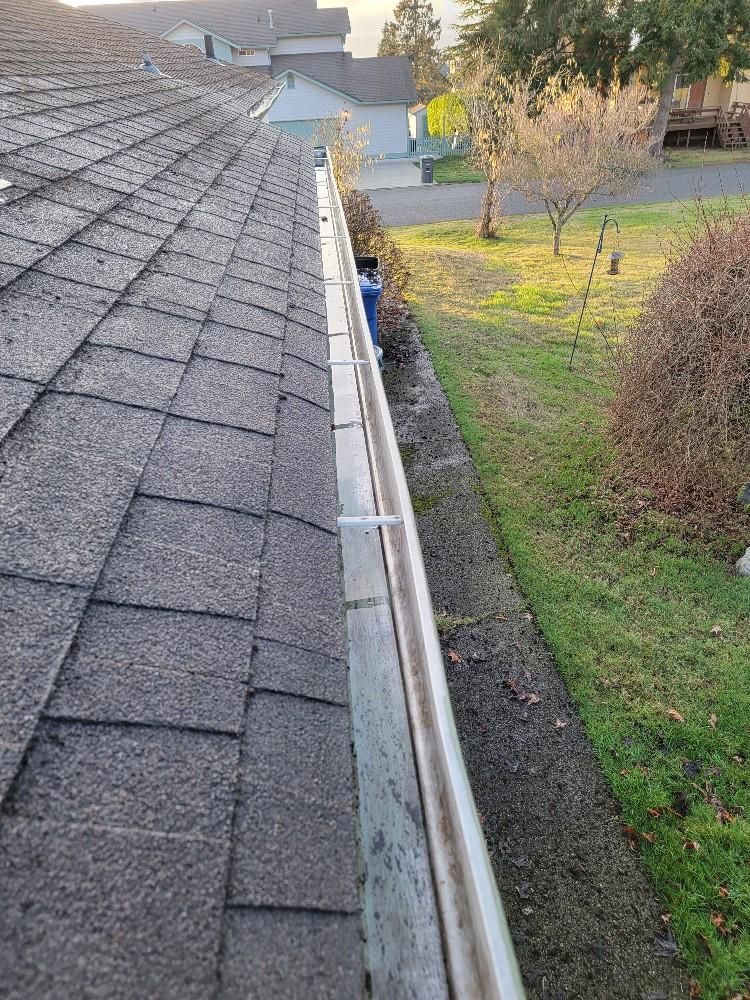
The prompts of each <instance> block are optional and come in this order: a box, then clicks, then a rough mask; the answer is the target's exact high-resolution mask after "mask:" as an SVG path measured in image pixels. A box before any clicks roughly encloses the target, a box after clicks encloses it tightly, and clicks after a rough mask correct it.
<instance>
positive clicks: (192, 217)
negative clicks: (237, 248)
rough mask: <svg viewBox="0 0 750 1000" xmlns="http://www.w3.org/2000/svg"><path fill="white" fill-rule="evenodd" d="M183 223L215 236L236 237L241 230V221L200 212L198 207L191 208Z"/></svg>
mask: <svg viewBox="0 0 750 1000" xmlns="http://www.w3.org/2000/svg"><path fill="white" fill-rule="evenodd" d="M185 225H186V226H187V227H190V228H193V229H200V230H203V231H204V232H207V233H214V234H215V235H216V236H226V237H228V238H229V239H232V240H234V239H237V237H238V236H239V234H240V232H241V231H242V222H241V221H240V222H236V221H234V220H232V219H227V218H225V217H222V216H221V215H214V214H213V213H211V212H201V211H200V208H197V209H193V211H192V212H190V214H189V215H188V216H187V217H186V218H185Z"/></svg>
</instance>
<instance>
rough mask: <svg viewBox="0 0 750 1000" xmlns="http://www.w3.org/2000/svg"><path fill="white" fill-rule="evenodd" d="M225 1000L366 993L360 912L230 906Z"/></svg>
mask: <svg viewBox="0 0 750 1000" xmlns="http://www.w3.org/2000/svg"><path fill="white" fill-rule="evenodd" d="M226 921H227V922H226V937H225V942H224V950H223V962H222V973H221V991H220V993H219V996H220V998H221V1000H248V996H249V995H252V994H249V993H248V990H249V989H250V988H251V987H250V984H252V991H253V994H255V995H256V996H258V997H262V998H263V1000H353V998H354V997H360V996H363V995H364V992H365V991H364V969H363V965H362V941H361V933H360V920H359V917H358V916H346V915H341V914H333V913H294V912H289V913H285V912H283V911H272V910H271V911H267V910H260V911H258V910H252V909H230V910H229V911H228V914H227V918H226Z"/></svg>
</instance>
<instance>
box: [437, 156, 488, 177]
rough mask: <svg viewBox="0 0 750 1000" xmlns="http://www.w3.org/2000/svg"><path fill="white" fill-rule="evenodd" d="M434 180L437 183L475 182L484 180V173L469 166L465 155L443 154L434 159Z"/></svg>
mask: <svg viewBox="0 0 750 1000" xmlns="http://www.w3.org/2000/svg"><path fill="white" fill-rule="evenodd" d="M435 181H436V182H437V183H438V184H475V183H477V182H482V181H484V174H482V173H481V172H480V171H478V170H474V169H473V168H472V167H470V166H469V164H468V163H467V162H466V157H465V156H443V157H442V158H441V159H439V160H435Z"/></svg>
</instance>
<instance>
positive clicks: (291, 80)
mask: <svg viewBox="0 0 750 1000" xmlns="http://www.w3.org/2000/svg"><path fill="white" fill-rule="evenodd" d="M296 86H297V81H296V79H295V77H294V73H287V75H286V89H287V90H294V89H295V87H296Z"/></svg>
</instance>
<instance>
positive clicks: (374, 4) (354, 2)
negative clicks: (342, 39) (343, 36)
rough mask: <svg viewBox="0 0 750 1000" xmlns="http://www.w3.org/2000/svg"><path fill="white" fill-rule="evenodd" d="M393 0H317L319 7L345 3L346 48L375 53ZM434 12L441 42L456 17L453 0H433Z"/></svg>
mask: <svg viewBox="0 0 750 1000" xmlns="http://www.w3.org/2000/svg"><path fill="white" fill-rule="evenodd" d="M394 5H395V4H394V0H318V6H319V7H344V6H346V7H348V8H349V15H350V17H351V21H352V33H351V35H350V36H349V39H348V44H347V48H349V49H350V50H351V51H352V52H353V53H354V55H355V56H374V55H377V49H378V42H379V41H380V34H381V32H382V30H383V24H384V23H385V21H386V19H387V18H389V17H390V16H391V15H392V14H393V7H394ZM433 7H434V8H435V16H436V17H439V18H441V20H442V22H443V44H444V45H449V44H450V43H451V42H452V41H453V35H452V32H451V31H450V25H452V24H454V23H455V21H456V20H457V18H458V9H459V6H458V3H457V2H456V0H433Z"/></svg>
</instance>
